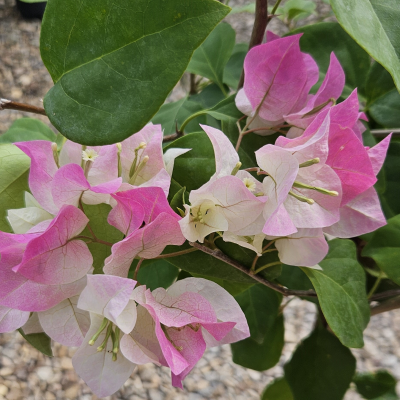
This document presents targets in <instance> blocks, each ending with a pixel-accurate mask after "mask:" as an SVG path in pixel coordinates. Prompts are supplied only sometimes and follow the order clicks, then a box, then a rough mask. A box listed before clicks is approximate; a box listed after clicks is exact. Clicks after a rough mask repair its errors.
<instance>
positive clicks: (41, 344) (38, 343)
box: [18, 329, 53, 357]
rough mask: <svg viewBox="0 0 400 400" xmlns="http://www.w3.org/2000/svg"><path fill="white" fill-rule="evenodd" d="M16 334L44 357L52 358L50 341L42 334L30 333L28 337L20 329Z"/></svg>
mask: <svg viewBox="0 0 400 400" xmlns="http://www.w3.org/2000/svg"><path fill="white" fill-rule="evenodd" d="M18 332H19V333H20V334H21V335H22V336H23V338H24V339H25V340H26V341H27V342H28V343H29V344H30V345H32V346H33V347H34V348H35V349H36V350H39V351H40V352H41V353H43V354H44V355H45V356H49V357H53V351H52V350H51V339H50V338H49V337H48V336H47V335H46V334H45V333H44V332H41V333H30V334H29V335H25V333H24V331H23V330H22V329H18Z"/></svg>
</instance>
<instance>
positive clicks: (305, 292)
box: [189, 242, 317, 297]
mask: <svg viewBox="0 0 400 400" xmlns="http://www.w3.org/2000/svg"><path fill="white" fill-rule="evenodd" d="M189 244H190V245H191V246H193V247H196V249H199V250H201V251H202V252H203V253H206V254H209V255H210V256H212V257H214V258H217V259H218V260H221V261H223V262H225V263H226V264H229V265H231V266H232V267H234V268H236V269H238V270H239V271H241V272H243V273H245V274H246V275H248V276H251V277H252V278H253V279H254V280H256V281H257V282H259V283H261V284H263V285H264V286H267V287H269V288H270V289H272V290H275V291H276V292H279V293H281V294H283V295H284V296H305V297H317V294H316V293H315V291H314V290H290V289H286V288H285V287H283V286H280V285H278V284H276V283H273V282H270V281H268V280H267V279H264V278H262V277H261V276H259V275H252V274H251V273H250V270H249V269H247V268H246V267H245V266H243V265H242V264H240V263H238V262H237V261H236V260H233V259H232V258H230V257H228V256H227V255H226V254H224V253H223V252H222V251H221V250H219V249H215V250H212V249H210V248H209V247H207V246H204V245H202V244H200V243H197V242H189Z"/></svg>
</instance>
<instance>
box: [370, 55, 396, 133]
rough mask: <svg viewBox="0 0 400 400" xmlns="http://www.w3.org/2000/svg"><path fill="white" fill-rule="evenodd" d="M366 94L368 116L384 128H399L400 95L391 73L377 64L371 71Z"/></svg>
mask: <svg viewBox="0 0 400 400" xmlns="http://www.w3.org/2000/svg"><path fill="white" fill-rule="evenodd" d="M366 92H367V107H366V111H368V114H369V115H370V116H371V117H372V118H373V119H374V120H375V121H376V122H377V123H378V124H380V125H382V126H384V127H387V128H397V127H399V126H400V116H399V115H400V94H399V92H398V91H397V89H396V86H395V84H394V82H393V79H392V77H391V76H390V74H389V72H387V71H386V70H385V68H383V67H382V66H381V65H380V64H379V63H377V62H376V63H374V64H373V65H372V67H371V69H370V71H369V74H368V78H367V83H366Z"/></svg>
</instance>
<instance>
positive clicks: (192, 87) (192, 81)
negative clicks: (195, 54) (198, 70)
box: [189, 74, 197, 95]
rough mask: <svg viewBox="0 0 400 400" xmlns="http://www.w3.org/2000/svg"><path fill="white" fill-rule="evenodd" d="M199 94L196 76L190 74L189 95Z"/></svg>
mask: <svg viewBox="0 0 400 400" xmlns="http://www.w3.org/2000/svg"><path fill="white" fill-rule="evenodd" d="M196 93H197V84H196V74H190V90H189V94H192V95H193V94H196Z"/></svg>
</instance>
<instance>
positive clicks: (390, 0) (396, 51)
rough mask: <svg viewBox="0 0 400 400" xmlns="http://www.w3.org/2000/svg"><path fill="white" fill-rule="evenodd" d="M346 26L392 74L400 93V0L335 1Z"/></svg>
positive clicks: (341, 22)
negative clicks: (399, 0) (399, 22)
mask: <svg viewBox="0 0 400 400" xmlns="http://www.w3.org/2000/svg"><path fill="white" fill-rule="evenodd" d="M331 6H332V9H333V11H334V12H335V14H336V17H337V19H338V21H339V23H340V24H341V25H342V27H343V28H344V29H345V30H346V31H347V32H348V33H349V35H350V36H352V37H353V38H354V40H355V41H356V42H357V43H358V44H359V45H360V46H361V47H363V48H364V49H365V50H366V51H367V52H368V54H369V55H370V56H371V57H373V58H374V59H375V60H376V61H378V62H379V63H380V64H382V65H383V66H384V67H385V68H386V69H387V70H388V71H389V72H390V74H391V75H392V77H393V79H394V81H395V83H396V86H397V89H399V90H400V31H399V29H398V20H399V19H400V3H399V2H398V1H397V0H386V1H382V0H357V1H348V0H331Z"/></svg>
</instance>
